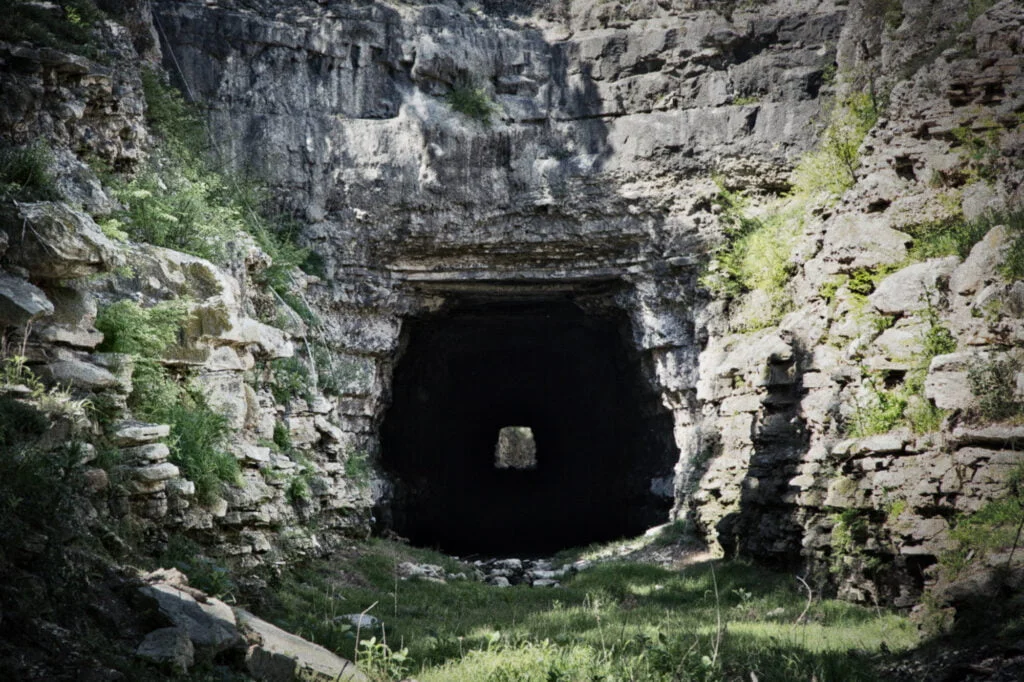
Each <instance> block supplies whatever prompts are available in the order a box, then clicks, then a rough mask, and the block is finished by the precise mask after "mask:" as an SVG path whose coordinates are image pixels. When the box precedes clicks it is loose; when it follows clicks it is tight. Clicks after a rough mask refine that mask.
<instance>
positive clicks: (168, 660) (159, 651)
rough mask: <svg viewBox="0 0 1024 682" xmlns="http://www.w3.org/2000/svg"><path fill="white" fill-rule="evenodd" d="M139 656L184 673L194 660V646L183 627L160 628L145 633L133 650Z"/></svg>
mask: <svg viewBox="0 0 1024 682" xmlns="http://www.w3.org/2000/svg"><path fill="white" fill-rule="evenodd" d="M135 655H136V656H138V657H139V658H145V659H146V660H149V661H153V662H154V663H163V664H166V665H169V666H170V667H171V668H173V669H174V670H176V671H178V672H181V673H184V672H186V671H187V670H188V669H189V668H191V667H192V664H193V663H194V662H195V655H196V651H195V647H194V646H193V645H192V640H191V639H189V638H188V632H187V631H186V630H185V629H184V628H179V627H172V628H160V629H159V630H154V631H153V632H151V633H149V634H148V635H146V638H145V639H143V640H142V643H141V644H140V645H139V647H138V648H137V649H136V650H135Z"/></svg>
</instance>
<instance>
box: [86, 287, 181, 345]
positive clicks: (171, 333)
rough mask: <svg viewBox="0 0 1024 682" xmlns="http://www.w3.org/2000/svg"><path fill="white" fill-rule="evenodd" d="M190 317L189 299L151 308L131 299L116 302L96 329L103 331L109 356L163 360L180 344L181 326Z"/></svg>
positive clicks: (98, 320) (98, 319)
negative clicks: (166, 351)
mask: <svg viewBox="0 0 1024 682" xmlns="http://www.w3.org/2000/svg"><path fill="white" fill-rule="evenodd" d="M187 317H188V302H187V301H186V300H185V299H175V300H173V301H166V302H163V303H158V304H156V305H154V306H152V307H151V308H143V307H142V306H140V305H139V304H138V303H136V302H135V301H132V300H129V299H124V300H121V301H118V302H116V303H112V304H111V305H109V306H106V307H104V308H102V309H101V310H100V311H99V313H98V314H97V316H96V328H97V329H99V330H100V331H101V332H103V343H101V344H100V346H99V349H100V350H101V351H104V352H107V353H127V354H129V355H140V356H143V357H147V358H157V357H160V356H161V355H162V354H163V353H164V351H165V350H166V349H167V348H168V346H171V345H174V344H175V343H177V342H178V337H179V334H180V332H181V325H182V324H183V323H184V322H185V320H186V319H187Z"/></svg>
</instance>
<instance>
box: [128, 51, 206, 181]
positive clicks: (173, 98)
mask: <svg viewBox="0 0 1024 682" xmlns="http://www.w3.org/2000/svg"><path fill="white" fill-rule="evenodd" d="M141 76H142V93H143V96H144V97H145V100H146V122H147V123H149V125H150V126H152V127H153V129H154V130H155V131H156V133H157V134H158V135H160V137H161V138H162V142H163V146H165V147H166V148H167V149H168V151H169V152H170V154H171V156H173V157H175V158H177V159H180V160H183V161H184V160H188V161H190V162H191V164H190V165H195V164H196V163H198V162H200V160H201V159H202V158H203V154H205V153H206V151H207V148H208V147H209V141H208V138H207V136H206V128H205V126H204V125H203V119H202V118H201V117H200V116H199V112H198V111H196V109H195V107H194V106H193V105H191V104H189V103H188V102H186V101H185V98H184V97H182V95H181V92H179V91H178V90H177V89H175V88H173V87H171V86H169V85H167V84H166V83H165V82H164V78H163V76H162V75H161V73H160V72H158V71H156V70H154V69H149V68H144V69H142V72H141Z"/></svg>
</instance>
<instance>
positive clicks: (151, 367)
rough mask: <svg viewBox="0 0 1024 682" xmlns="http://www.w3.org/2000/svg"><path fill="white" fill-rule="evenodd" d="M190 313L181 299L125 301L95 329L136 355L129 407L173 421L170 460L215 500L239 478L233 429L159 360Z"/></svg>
mask: <svg viewBox="0 0 1024 682" xmlns="http://www.w3.org/2000/svg"><path fill="white" fill-rule="evenodd" d="M187 316H188V302H187V301H186V300H183V299H176V300H173V301H166V302H163V303H158V304H157V305H154V306H152V307H150V308H143V307H141V306H140V305H138V304H137V303H135V302H134V301H130V300H127V299H126V300H122V301H118V302H116V303H113V304H111V305H109V306H106V307H104V308H102V309H101V310H100V311H99V314H98V315H97V316H96V328H97V329H99V330H100V331H102V332H103V334H104V338H103V343H102V344H101V345H100V349H101V350H104V351H109V352H116V353H127V354H129V355H131V356H132V357H133V363H134V372H133V376H132V386H133V390H132V393H131V395H130V396H129V397H128V406H129V407H130V408H131V409H132V411H133V412H134V413H135V414H136V416H138V417H140V418H142V419H149V420H152V421H157V422H165V423H168V424H170V425H171V437H170V448H171V457H170V459H171V461H172V462H174V463H175V464H177V465H178V466H179V467H181V470H182V473H183V474H184V475H185V477H186V478H188V479H189V480H191V481H192V482H193V483H195V485H196V496H197V498H198V499H199V501H200V502H202V503H203V504H208V503H210V502H212V501H213V500H214V499H216V497H217V495H218V494H219V493H220V491H221V486H222V484H223V483H237V482H238V480H239V476H240V470H239V466H238V462H237V461H236V460H235V458H234V457H233V456H232V455H231V454H229V453H226V452H224V450H223V445H224V441H225V439H226V438H227V435H228V433H229V428H228V422H227V418H226V417H224V416H223V415H222V414H219V413H217V412H215V411H214V410H213V409H212V408H211V407H210V406H209V404H208V403H207V401H206V398H205V397H204V395H203V394H202V392H201V391H199V390H198V389H196V388H191V387H188V386H187V385H186V383H187V382H186V381H178V380H176V379H175V378H174V377H172V376H171V374H170V373H169V372H168V370H167V368H166V367H164V366H163V365H162V364H160V362H159V358H160V356H161V355H163V353H164V351H165V350H166V349H167V348H168V347H169V346H171V345H172V344H174V343H176V342H177V341H178V336H179V333H180V330H181V325H182V323H183V322H184V321H185V319H186V318H187Z"/></svg>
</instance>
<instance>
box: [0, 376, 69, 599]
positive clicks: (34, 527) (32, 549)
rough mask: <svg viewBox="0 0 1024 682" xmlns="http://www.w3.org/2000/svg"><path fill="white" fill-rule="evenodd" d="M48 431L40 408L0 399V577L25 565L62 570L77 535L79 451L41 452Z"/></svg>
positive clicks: (8, 398)
mask: <svg viewBox="0 0 1024 682" xmlns="http://www.w3.org/2000/svg"><path fill="white" fill-rule="evenodd" d="M49 428H50V420H49V419H48V418H47V415H46V414H45V413H44V412H43V411H42V410H39V409H38V408H37V407H35V406H34V405H30V404H28V403H25V402H22V401H19V400H16V399H14V398H12V397H10V396H7V395H2V396H0V518H3V520H4V521H3V523H2V524H0V578H5V579H6V578H7V576H4V572H5V570H6V569H8V568H9V567H10V565H11V564H12V563H15V564H17V563H21V562H24V561H28V562H30V563H33V564H38V565H36V566H34V569H35V570H36V571H38V572H39V573H44V574H45V573H48V572H50V571H61V570H62V569H63V567H64V566H65V553H66V551H67V549H68V548H67V546H66V543H68V542H70V541H71V540H72V539H73V538H74V537H76V536H77V535H78V533H79V531H80V522H81V517H80V513H79V512H78V510H77V508H76V504H77V501H78V499H79V497H80V495H81V492H82V491H81V484H82V476H81V464H80V462H81V458H82V453H81V450H80V447H79V446H78V445H77V444H72V445H70V446H64V447H60V448H57V449H55V450H54V449H43V446H42V442H41V437H42V436H43V435H44V434H45V433H46V432H47V431H48V430H49ZM39 573H37V575H38V574H39Z"/></svg>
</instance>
